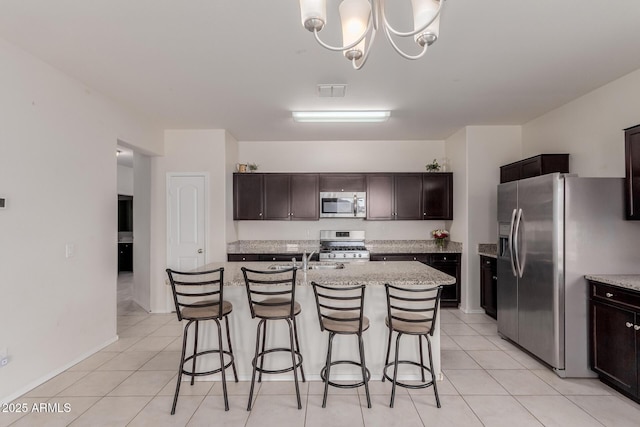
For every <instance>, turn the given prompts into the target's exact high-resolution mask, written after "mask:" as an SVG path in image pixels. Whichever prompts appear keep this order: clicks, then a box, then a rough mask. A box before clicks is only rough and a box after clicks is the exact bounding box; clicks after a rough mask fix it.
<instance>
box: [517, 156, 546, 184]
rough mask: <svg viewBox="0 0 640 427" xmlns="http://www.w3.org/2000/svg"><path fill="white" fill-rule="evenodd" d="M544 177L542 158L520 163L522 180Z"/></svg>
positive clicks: (538, 157)
mask: <svg viewBox="0 0 640 427" xmlns="http://www.w3.org/2000/svg"><path fill="white" fill-rule="evenodd" d="M540 175H542V158H541V157H540V156H537V157H533V158H531V159H526V160H523V161H522V162H520V179H525V178H531V177H534V176H540Z"/></svg>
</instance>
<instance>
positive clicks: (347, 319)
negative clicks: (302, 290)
mask: <svg viewBox="0 0 640 427" xmlns="http://www.w3.org/2000/svg"><path fill="white" fill-rule="evenodd" d="M311 286H312V287H313V293H314V295H315V297H316V307H317V309H318V320H319V321H320V330H321V331H324V330H327V331H329V346H328V347H329V348H328V349H327V359H326V362H325V366H324V368H322V370H321V371H320V377H321V378H322V381H324V396H323V398H322V407H323V408H325V407H326V406H327V393H328V391H329V386H333V387H338V388H356V387H361V386H363V385H364V389H365V392H366V394H367V407H368V408H371V397H370V396H369V378H371V373H370V372H369V369H367V365H366V363H365V358H364V343H363V341H362V332H363V331H366V330H367V329H369V318H367V317H366V316H364V314H363V308H364V289H365V287H364V285H358V286H348V287H342V286H341V287H330V286H325V285H319V284H317V283H315V282H311ZM336 335H356V336H357V337H358V349H359V351H360V361H359V362H357V361H353V360H335V361H332V360H331V351H332V349H333V338H334V337H335V336H336ZM344 364H348V365H356V366H359V367H360V369H361V370H362V381H360V382H355V383H350V384H339V383H335V382H332V381H331V380H330V379H329V376H330V371H331V367H332V366H334V365H344Z"/></svg>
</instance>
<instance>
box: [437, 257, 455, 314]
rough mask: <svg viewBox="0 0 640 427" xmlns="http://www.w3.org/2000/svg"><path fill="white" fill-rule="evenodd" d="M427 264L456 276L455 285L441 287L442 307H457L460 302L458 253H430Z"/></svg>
mask: <svg viewBox="0 0 640 427" xmlns="http://www.w3.org/2000/svg"><path fill="white" fill-rule="evenodd" d="M429 266H430V267H433V268H435V269H436V270H439V271H442V272H443V273H446V274H448V275H449V276H453V277H455V278H456V283H455V285H446V286H443V287H442V300H441V305H442V306H443V307H457V306H458V304H460V259H459V255H458V254H449V253H447V254H431V255H430V257H429Z"/></svg>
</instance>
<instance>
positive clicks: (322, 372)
mask: <svg viewBox="0 0 640 427" xmlns="http://www.w3.org/2000/svg"><path fill="white" fill-rule="evenodd" d="M333 365H355V366H359V367H362V364H361V363H359V362H354V361H352V360H336V361H335V362H331V366H333ZM364 369H365V372H366V373H367V382H369V379H370V378H371V372H369V369H368V368H366V367H365V368H364ZM326 374H327V367H326V366H325V367H324V368H322V370H320V378H321V379H322V381H324V382H328V383H329V385H330V386H332V387H337V388H357V387H362V386H363V385H364V381H360V382H357V383H348V384H339V383H334V382H332V381H327V375H326Z"/></svg>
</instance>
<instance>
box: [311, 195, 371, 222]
mask: <svg viewBox="0 0 640 427" xmlns="http://www.w3.org/2000/svg"><path fill="white" fill-rule="evenodd" d="M366 216H367V193H364V192H351V191H342V192H337V193H325V192H321V193H320V218H365V217H366Z"/></svg>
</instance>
